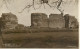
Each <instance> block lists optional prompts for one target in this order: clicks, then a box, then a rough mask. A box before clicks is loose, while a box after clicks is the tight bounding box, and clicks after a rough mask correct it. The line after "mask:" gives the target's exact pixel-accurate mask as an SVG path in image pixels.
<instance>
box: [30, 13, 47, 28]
mask: <svg viewBox="0 0 80 49" xmlns="http://www.w3.org/2000/svg"><path fill="white" fill-rule="evenodd" d="M31 26H32V27H38V28H40V27H48V17H47V15H46V14H44V13H32V14H31Z"/></svg>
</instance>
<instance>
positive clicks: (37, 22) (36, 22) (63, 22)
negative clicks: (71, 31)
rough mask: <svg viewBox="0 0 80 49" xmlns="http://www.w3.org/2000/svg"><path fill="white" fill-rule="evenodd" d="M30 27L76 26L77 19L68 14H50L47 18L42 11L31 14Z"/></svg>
mask: <svg viewBox="0 0 80 49" xmlns="http://www.w3.org/2000/svg"><path fill="white" fill-rule="evenodd" d="M31 27H35V28H41V27H42V28H45V27H47V28H77V27H78V21H77V19H76V18H75V17H74V16H70V15H69V14H66V15H64V16H63V15H62V14H50V15H49V18H48V17H47V15H46V14H44V13H32V14H31Z"/></svg>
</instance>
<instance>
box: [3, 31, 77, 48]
mask: <svg viewBox="0 0 80 49" xmlns="http://www.w3.org/2000/svg"><path fill="white" fill-rule="evenodd" d="M3 39H4V44H6V45H7V44H8V45H9V46H8V45H7V46H5V47H23V48H25V47H26V48H66V47H78V32H77V31H74V32H73V31H70V32H39V33H10V34H3Z"/></svg>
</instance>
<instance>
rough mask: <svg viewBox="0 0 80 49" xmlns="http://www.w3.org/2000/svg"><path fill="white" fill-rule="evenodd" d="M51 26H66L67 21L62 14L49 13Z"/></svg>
mask: <svg viewBox="0 0 80 49" xmlns="http://www.w3.org/2000/svg"><path fill="white" fill-rule="evenodd" d="M49 27H50V28H64V27H65V21H64V17H63V16H62V15H61V14H50V15H49Z"/></svg>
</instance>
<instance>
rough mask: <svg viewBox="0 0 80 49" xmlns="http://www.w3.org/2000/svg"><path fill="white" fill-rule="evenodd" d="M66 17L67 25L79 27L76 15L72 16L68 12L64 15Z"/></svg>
mask: <svg viewBox="0 0 80 49" xmlns="http://www.w3.org/2000/svg"><path fill="white" fill-rule="evenodd" d="M67 17H68V19H67ZM64 18H65V23H66V24H65V25H67V27H68V28H77V27H78V21H77V19H76V18H75V16H71V15H69V14H66V15H65V16H64ZM66 19H67V20H66Z"/></svg>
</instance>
